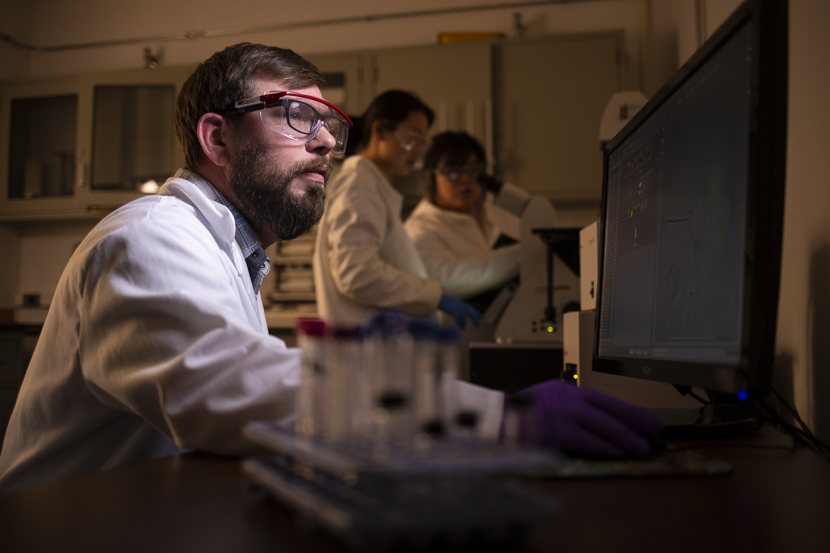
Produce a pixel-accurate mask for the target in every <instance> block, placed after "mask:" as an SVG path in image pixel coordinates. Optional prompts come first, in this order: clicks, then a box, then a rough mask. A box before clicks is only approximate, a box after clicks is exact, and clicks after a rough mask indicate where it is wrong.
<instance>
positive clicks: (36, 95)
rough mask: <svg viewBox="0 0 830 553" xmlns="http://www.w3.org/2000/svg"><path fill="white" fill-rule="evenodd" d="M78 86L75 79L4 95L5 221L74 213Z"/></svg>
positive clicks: (0, 142) (0, 163)
mask: <svg viewBox="0 0 830 553" xmlns="http://www.w3.org/2000/svg"><path fill="white" fill-rule="evenodd" d="M77 120H78V83H77V81H76V80H74V79H66V80H59V81H51V82H41V83H32V84H24V85H16V86H7V87H4V88H3V89H2V91H0V215H2V216H3V218H6V219H8V218H27V217H30V216H33V215H44V214H50V213H51V214H60V213H63V214H65V213H67V212H70V211H71V210H72V209H73V208H74V207H75V206H74V203H73V201H72V197H73V193H74V180H75V162H76V159H75V156H76V149H77V148H76V138H77V132H76V131H77Z"/></svg>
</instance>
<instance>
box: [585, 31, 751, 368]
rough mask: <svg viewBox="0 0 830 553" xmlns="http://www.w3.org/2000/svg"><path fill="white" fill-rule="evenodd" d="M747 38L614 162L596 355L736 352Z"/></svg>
mask: <svg viewBox="0 0 830 553" xmlns="http://www.w3.org/2000/svg"><path fill="white" fill-rule="evenodd" d="M750 37H751V33H750V29H749V26H748V25H747V26H745V27H744V28H742V29H741V30H739V31H738V32H737V33H736V34H735V35H734V36H732V37H731V38H730V39H729V42H728V44H725V45H724V47H722V48H721V49H720V50H719V51H718V53H717V54H716V55H715V56H714V57H713V58H711V59H710V60H708V61H707V62H706V63H705V64H704V65H703V66H702V67H701V68H700V69H699V70H698V71H696V72H695V74H694V75H693V76H692V77H691V78H690V79H689V80H688V81H687V82H686V83H684V84H683V85H682V86H681V87H680V88H679V89H678V90H677V91H676V92H675V93H674V94H673V95H672V96H671V97H670V98H669V99H668V100H667V101H666V102H665V103H664V104H663V105H662V106H661V107H660V108H659V109H658V110H657V111H656V112H655V113H654V114H653V115H652V116H651V117H650V118H649V119H648V120H646V121H644V122H643V124H642V125H641V126H640V128H639V129H638V130H637V131H635V132H634V133H633V134H632V135H631V136H630V137H629V138H628V139H627V140H626V141H625V142H623V143H622V144H621V145H620V146H619V148H617V150H616V151H615V152H613V153H612V154H611V155H610V157H609V161H608V168H607V171H608V189H607V200H606V205H607V206H608V207H607V209H608V210H609V213H608V217H607V219H606V224H607V228H606V232H605V237H606V244H605V265H604V274H603V298H602V304H603V305H602V316H601V321H600V343H601V353H603V352H604V353H607V354H614V355H626V356H648V357H665V358H676V359H683V358H689V360H692V358H694V359H695V360H704V359H710V360H712V361H716V360H724V357H727V358H728V357H732V356H737V355H738V353H739V348H740V335H741V332H740V331H741V329H740V328H739V326H740V325H739V321H740V317H739V313H740V310H741V307H742V305H741V304H742V297H743V270H744V268H743V256H744V240H745V226H746V207H747V204H746V191H747V177H748V175H747V171H748V164H747V159H748V151H749V117H750V107H751V106H750V90H749V87H750V82H749V72H750V54H751V48H750ZM611 213H614V214H615V216H613V217H612V216H611ZM707 345H711V349H710V348H708V347H706V346H707ZM692 346H694V347H692ZM701 346H704V347H703V348H701Z"/></svg>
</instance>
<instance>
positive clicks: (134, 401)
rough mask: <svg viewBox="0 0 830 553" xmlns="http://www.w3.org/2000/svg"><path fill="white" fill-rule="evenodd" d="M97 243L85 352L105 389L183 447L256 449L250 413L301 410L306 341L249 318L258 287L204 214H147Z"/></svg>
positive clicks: (93, 380) (281, 415) (99, 390)
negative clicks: (248, 281) (195, 217)
mask: <svg viewBox="0 0 830 553" xmlns="http://www.w3.org/2000/svg"><path fill="white" fill-rule="evenodd" d="M168 215H169V214H168ZM90 255H91V259H90V262H89V264H88V270H87V274H86V275H85V276H84V278H83V279H82V283H83V290H82V291H81V295H82V297H83V302H82V305H81V307H80V309H81V311H82V313H81V317H80V321H81V322H80V329H79V336H80V343H79V356H80V365H81V367H82V371H83V377H84V380H85V381H86V384H87V386H88V387H89V389H90V390H91V391H92V393H93V394H94V395H95V396H96V397H97V399H98V400H100V401H101V402H102V403H104V404H105V405H108V406H110V407H112V408H114V409H118V410H122V411H124V412H128V413H134V414H137V415H139V416H140V417H142V418H143V419H144V420H146V421H148V422H149V423H150V424H152V425H153V426H154V427H155V428H156V429H158V430H159V431H160V432H162V433H163V434H165V435H166V436H167V437H169V438H170V439H172V440H173V441H174V442H175V443H176V445H178V446H179V447H182V448H196V449H201V450H206V451H211V452H214V453H219V454H228V455H240V454H246V453H249V452H251V451H253V446H252V445H251V444H250V443H249V442H248V441H247V440H245V439H244V438H243V437H242V436H241V434H240V430H241V427H242V426H243V425H244V424H245V423H246V422H247V421H249V420H254V419H283V420H289V419H290V418H291V417H292V416H293V413H294V401H295V394H296V389H297V387H298V385H299V352H298V350H296V349H290V348H287V347H286V346H285V343H284V342H282V341H281V340H278V339H276V338H273V337H271V336H268V335H267V334H266V333H264V332H263V331H262V330H261V329H259V328H254V327H253V326H252V325H251V323H250V322H249V321H248V320H247V319H246V318H245V315H244V312H245V311H244V309H241V307H240V301H251V300H252V298H251V297H242V296H241V295H240V294H239V293H237V288H236V286H237V285H238V283H237V282H236V281H235V279H237V278H238V277H239V275H238V274H235V273H236V271H235V269H234V265H233V263H229V258H228V257H227V253H226V252H224V251H222V249H221V248H219V247H218V246H217V244H216V242H214V240H213V237H212V236H211V235H210V233H209V232H208V231H207V230H206V229H205V228H204V227H203V226H201V225H193V224H192V223H191V224H189V225H188V224H185V223H182V222H178V221H176V220H175V219H173V220H170V218H169V217H168V220H167V221H165V222H164V224H162V222H161V221H158V220H153V219H147V220H145V221H143V222H140V223H137V224H136V225H135V226H132V227H130V228H127V229H121V231H119V232H116V233H113V234H111V235H109V236H107V237H106V238H104V239H103V240H102V241H101V242H99V243H98V244H97V246H96V248H95V250H94V251H93V252H92V253H91V254H90ZM223 256H225V258H224V259H223ZM243 277H244V278H249V277H248V275H247V274H244V275H243Z"/></svg>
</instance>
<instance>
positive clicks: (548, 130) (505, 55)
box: [495, 33, 622, 201]
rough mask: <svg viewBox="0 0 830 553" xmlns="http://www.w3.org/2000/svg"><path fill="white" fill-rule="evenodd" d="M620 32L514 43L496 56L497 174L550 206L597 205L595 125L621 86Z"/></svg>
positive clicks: (599, 159)
mask: <svg viewBox="0 0 830 553" xmlns="http://www.w3.org/2000/svg"><path fill="white" fill-rule="evenodd" d="M621 42H622V34H621V33H597V34H588V35H571V36H568V35H564V36H553V37H545V38H541V39H527V40H525V39H517V40H511V41H505V42H503V43H501V44H500V45H499V46H498V48H497V50H496V64H495V67H496V103H497V109H496V112H497V114H498V115H497V120H496V128H497V135H496V136H497V140H496V143H497V145H496V152H497V172H498V173H499V174H500V175H501V176H502V177H503V178H504V179H505V180H508V181H510V182H512V183H514V184H516V185H517V186H520V187H522V188H524V189H525V190H527V191H528V192H530V193H531V194H538V195H542V196H545V197H548V198H549V199H551V200H571V201H579V200H596V201H599V200H600V196H601V193H602V190H601V189H602V153H601V150H600V143H599V124H600V120H601V119H602V113H603V111H604V109H605V106H606V104H607V103H608V100H610V99H611V96H612V95H613V94H614V93H615V92H617V90H619V86H620V82H621V68H620V61H619V60H620V51H621V50H620V49H621Z"/></svg>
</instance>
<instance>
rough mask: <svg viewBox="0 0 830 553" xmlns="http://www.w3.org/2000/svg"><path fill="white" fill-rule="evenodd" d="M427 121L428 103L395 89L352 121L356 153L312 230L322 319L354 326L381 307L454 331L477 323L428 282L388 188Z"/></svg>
mask: <svg viewBox="0 0 830 553" xmlns="http://www.w3.org/2000/svg"><path fill="white" fill-rule="evenodd" d="M434 118H435V116H434V113H433V111H432V109H430V108H429V106H427V105H426V104H424V103H423V102H422V101H421V100H420V99H419V98H418V97H417V96H415V95H413V94H411V93H409V92H404V91H401V90H389V91H387V92H384V93H383V94H381V95H380V96H378V97H377V98H375V99H374V100H373V101H372V103H371V104H370V105H369V107H368V108H367V110H366V113H365V114H364V115H363V117H362V118H360V126H361V127H362V135H361V136H360V138H359V142H358V148H357V149H358V152H359V153H358V154H357V155H354V156H352V157H349V158H347V159H346V161H345V162H344V163H343V166H342V168H341V169H340V172H339V173H338V174H337V176H336V177H335V178H334V179H333V180H332V182H331V183H330V184H329V185H328V186H327V190H326V196H327V197H326V213H325V215H324V216H323V218H322V219H321V221H320V225H319V227H318V229H317V243H316V247H315V252H314V284H315V289H316V295H317V309H318V311H319V314H320V315H321V316H322V317H323V318H326V319H329V320H333V321H336V322H341V323H352V324H360V323H365V322H367V321H368V320H369V319H370V318H371V317H372V316H373V315H374V314H375V313H377V312H378V311H382V310H392V309H394V310H399V311H404V312H407V313H410V314H414V315H428V314H431V313H433V312H435V311H436V310H440V311H444V312H446V313H447V314H449V315H450V316H452V317H453V318H454V319H455V320H456V322H457V323H458V325H459V326H460V327H462V328H463V327H464V325H465V322H466V319H467V318H470V319H472V320H473V323H474V324H476V325H478V321H479V319H480V317H481V315H480V313H478V312H477V311H476V310H474V309H472V308H471V307H470V306H469V305H467V304H466V303H464V302H462V301H461V300H459V299H457V298H455V297H453V296H450V295H447V294H444V293H443V291H442V289H441V284H440V283H439V282H438V281H436V280H434V279H431V278H429V277H428V275H427V271H426V268H425V267H424V264H423V262H422V261H421V258H420V255H419V254H418V250H417V249H416V248H415V245H414V244H413V243H412V241H411V240H410V238H409V236H408V235H407V233H406V231H405V230H404V228H403V222H402V221H401V208H402V206H403V196H402V195H401V194H400V193H399V192H398V191H397V190H395V189H394V188H393V187H392V185H391V180H392V177H393V176H405V175H408V174H409V173H410V172H412V170H413V169H414V168H415V166H416V164H417V163H418V162H419V161H420V160H421V158H422V157H423V155H424V152H425V151H426V146H427V133H428V132H429V128H430V126H431V125H432V122H433V120H434Z"/></svg>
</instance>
